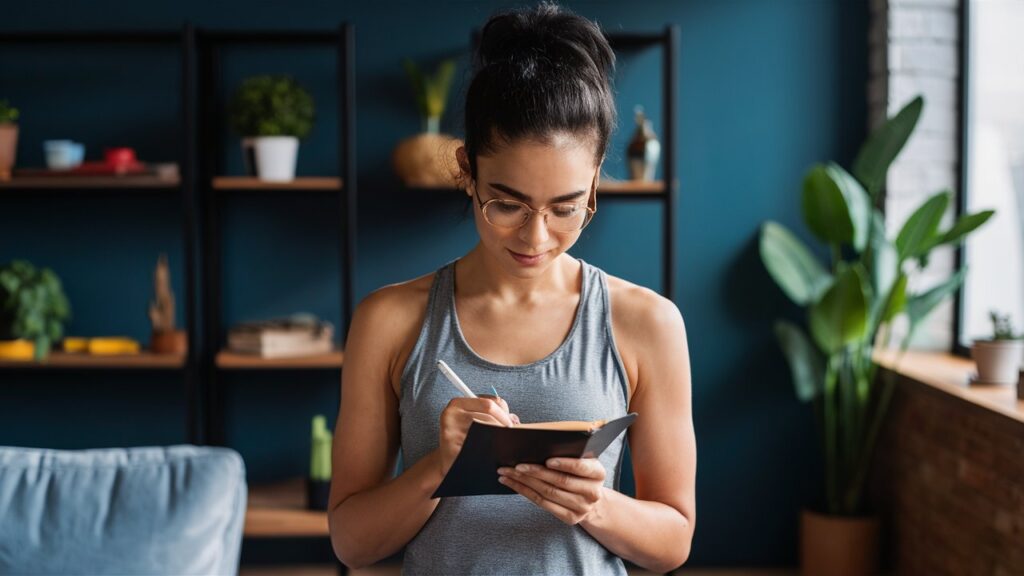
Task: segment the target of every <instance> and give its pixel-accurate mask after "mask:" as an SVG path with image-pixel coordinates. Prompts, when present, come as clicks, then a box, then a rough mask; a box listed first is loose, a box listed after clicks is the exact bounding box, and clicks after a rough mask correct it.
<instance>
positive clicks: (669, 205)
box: [606, 24, 680, 300]
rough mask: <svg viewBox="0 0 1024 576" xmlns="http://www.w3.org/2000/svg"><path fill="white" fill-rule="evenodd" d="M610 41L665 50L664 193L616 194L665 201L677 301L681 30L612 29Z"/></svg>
mask: <svg viewBox="0 0 1024 576" xmlns="http://www.w3.org/2000/svg"><path fill="white" fill-rule="evenodd" d="M606 36H607V38H608V43H609V44H611V46H612V49H614V50H637V49H643V48H648V47H653V46H657V47H659V48H661V50H662V60H661V65H662V68H661V70H662V123H663V126H662V135H663V136H662V149H661V159H662V160H661V161H662V177H663V179H664V183H665V189H664V192H663V193H660V194H651V195H638V194H622V195H617V194H614V195H612V196H613V197H618V198H623V199H634V200H635V199H641V198H656V199H658V200H660V201H662V203H663V204H664V206H663V207H662V226H663V227H664V232H663V235H662V253H661V268H662V288H661V292H662V294H663V295H664V296H665V297H666V298H668V299H669V300H675V289H676V229H675V213H676V205H677V203H678V199H679V180H678V177H677V175H676V146H677V142H678V140H677V136H676V117H677V112H676V105H677V100H678V97H679V88H678V84H679V70H678V58H679V50H680V42H679V38H680V32H679V26H678V25H676V24H673V25H669V26H666V27H665V30H664V31H662V32H661V33H625V32H612V33H609V34H606Z"/></svg>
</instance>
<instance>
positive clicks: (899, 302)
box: [760, 96, 993, 516]
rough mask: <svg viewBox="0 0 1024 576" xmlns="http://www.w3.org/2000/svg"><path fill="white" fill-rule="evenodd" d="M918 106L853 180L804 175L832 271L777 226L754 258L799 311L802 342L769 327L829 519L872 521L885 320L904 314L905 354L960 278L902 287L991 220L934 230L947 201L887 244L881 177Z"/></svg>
mask: <svg viewBox="0 0 1024 576" xmlns="http://www.w3.org/2000/svg"><path fill="white" fill-rule="evenodd" d="M923 107H924V100H923V99H922V98H921V97H920V96H919V97H917V98H915V99H914V100H912V101H911V102H910V103H908V104H907V105H906V106H905V107H904V108H903V109H902V110H900V112H899V113H898V114H896V116H894V117H892V118H889V119H888V120H887V121H886V122H885V123H884V124H883V125H881V126H880V127H879V128H878V129H877V130H876V131H874V132H873V133H872V134H871V135H870V136H869V138H868V140H867V142H865V143H864V146H863V147H862V148H861V149H860V152H859V153H858V155H857V158H856V160H855V161H854V163H853V167H852V174H851V173H850V172H847V171H846V170H844V169H843V168H842V167H841V166H839V165H838V164H835V163H829V164H824V165H823V164H818V165H816V166H813V167H812V168H811V169H810V170H808V172H807V174H806V175H805V177H804V182H803V198H802V203H803V216H804V221H805V223H806V224H807V228H808V229H809V230H810V232H811V233H812V234H813V235H814V236H815V237H816V238H817V239H818V240H820V241H821V242H823V243H824V244H825V245H827V246H828V249H829V252H830V253H831V266H826V265H823V264H822V263H821V262H820V261H819V259H818V257H817V256H816V255H815V253H814V252H812V251H811V250H810V249H809V248H808V247H806V246H805V245H804V243H803V242H802V241H801V240H800V239H799V238H798V237H797V236H796V235H795V234H793V233H792V232H790V231H789V230H787V229H786V228H785V227H784V226H782V225H781V224H778V223H776V222H767V223H765V224H764V226H763V228H762V229H761V244H760V249H761V260H762V261H763V262H764V265H765V267H766V268H767V269H768V272H769V273H770V274H771V276H772V278H773V279H774V280H775V282H776V283H777V284H778V285H779V287H780V288H781V289H782V291H783V292H785V293H786V295H787V296H789V298H790V299H791V300H792V301H793V302H794V303H796V304H798V305H800V306H803V307H805V308H806V318H807V328H808V330H807V332H809V335H808V334H807V332H805V331H804V330H803V329H802V328H801V327H799V326H797V325H796V324H794V323H792V322H788V321H785V320H780V321H778V322H776V324H775V334H776V336H777V337H778V340H779V344H780V345H781V347H782V350H783V353H784V354H785V356H786V359H787V360H788V362H789V366H790V370H791V372H792V375H793V383H794V386H795V388H796V394H797V397H798V398H799V399H800V400H801V401H804V402H808V403H813V406H814V411H815V416H816V417H817V421H818V423H819V426H820V432H821V436H822V438H821V440H822V451H823V453H824V456H825V506H824V512H827V513H829V514H837V515H854V516H855V515H861V514H864V513H865V512H866V511H867V502H866V498H865V481H866V479H867V473H868V468H869V466H870V464H871V461H872V455H873V453H874V449H875V443H876V442H877V440H878V433H879V429H880V428H881V424H882V420H883V418H884V416H885V413H886V409H887V407H888V404H889V401H890V399H891V397H892V391H893V379H892V378H888V377H887V378H884V379H882V378H876V372H877V368H878V365H877V364H876V362H875V360H874V355H873V353H874V348H875V345H876V344H881V345H882V346H883V347H885V346H887V345H888V342H889V339H890V335H891V325H892V322H893V321H894V320H895V319H896V318H897V317H899V316H901V315H906V317H907V319H908V320H909V326H910V328H909V330H908V332H907V334H906V336H905V337H904V339H903V341H902V342H901V345H900V349H901V352H900V354H902V352H903V351H905V350H906V349H907V346H908V345H909V343H910V340H911V338H912V337H913V335H914V331H915V330H916V329H917V328H918V327H919V326H920V325H921V324H922V322H923V321H924V319H925V317H927V315H928V314H929V313H930V312H931V311H932V310H933V309H934V308H935V307H936V306H937V305H938V304H939V303H940V302H941V301H942V300H943V299H945V298H946V297H947V296H949V295H951V294H953V293H954V292H955V291H956V290H957V288H959V287H960V285H961V284H962V283H963V281H964V278H965V275H966V273H967V269H966V268H963V267H961V268H960V269H959V270H956V271H955V273H954V274H953V276H952V277H951V278H949V280H947V281H945V282H943V283H941V284H939V285H938V286H935V287H933V288H931V289H928V290H923V291H918V290H914V291H912V289H911V287H910V286H911V285H912V284H911V283H910V282H909V279H910V278H911V277H912V276H914V275H916V274H918V273H920V271H921V270H922V269H923V268H924V267H925V266H926V265H927V263H928V258H929V255H930V254H931V251H932V250H933V249H935V248H936V247H938V246H941V245H949V244H958V243H960V242H961V241H963V239H964V238H965V237H966V236H967V235H968V234H970V233H971V232H973V231H974V230H975V229H977V228H978V227H979V226H981V225H982V224H984V223H985V222H986V221H987V220H988V219H989V218H991V217H992V214H993V212H992V211H991V210H987V211H984V212H979V213H976V214H968V215H965V216H963V217H961V218H960V219H958V220H957V221H956V222H955V223H954V224H953V225H952V226H951V227H949V228H948V229H945V230H940V229H939V225H940V223H941V221H942V216H943V214H945V212H946V209H947V207H948V206H949V201H950V197H951V196H952V193H951V192H949V191H942V192H939V193H937V194H935V195H933V196H932V197H930V198H929V199H928V200H926V201H925V202H924V203H923V204H922V205H921V206H920V207H918V208H917V210H915V211H914V213H913V214H912V215H911V216H910V217H909V218H907V220H906V221H904V222H903V224H902V226H901V227H900V231H899V233H898V234H897V235H896V237H895V238H889V237H888V236H887V235H886V225H885V216H884V214H883V213H882V210H881V209H880V207H881V206H883V205H884V193H883V187H884V183H885V177H886V172H887V171H888V169H889V165H890V164H891V163H892V161H893V160H894V159H895V158H896V156H897V155H898V154H899V152H900V150H901V149H902V148H903V146H904V144H906V142H907V139H908V138H910V134H911V133H912V132H913V130H914V127H915V126H916V125H917V121H918V119H919V118H920V116H921V110H922V108H923ZM897 361H898V360H897ZM886 374H887V375H891V374H892V373H891V372H888V373H886ZM883 380H884V381H883Z"/></svg>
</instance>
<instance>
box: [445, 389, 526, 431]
mask: <svg viewBox="0 0 1024 576" xmlns="http://www.w3.org/2000/svg"><path fill="white" fill-rule="evenodd" d="M449 409H459V410H463V411H466V412H472V413H475V414H486V415H488V416H491V417H492V418H494V419H495V420H497V421H498V424H500V425H501V426H512V425H514V424H515V422H514V421H513V420H512V417H511V415H510V414H509V412H508V404H506V403H505V401H504V400H502V399H500V398H493V397H490V398H488V397H484V396H480V397H478V398H453V399H452V400H451V401H450V402H449V403H448V408H445V411H448V410H449Z"/></svg>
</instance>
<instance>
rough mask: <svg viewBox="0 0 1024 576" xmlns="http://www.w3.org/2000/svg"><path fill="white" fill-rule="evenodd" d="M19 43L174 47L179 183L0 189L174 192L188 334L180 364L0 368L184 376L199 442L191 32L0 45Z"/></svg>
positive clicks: (69, 36)
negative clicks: (178, 207) (177, 67)
mask: <svg viewBox="0 0 1024 576" xmlns="http://www.w3.org/2000/svg"><path fill="white" fill-rule="evenodd" d="M19 44H30V45H31V44H34V45H44V44H60V45H66V44H99V45H118V46H131V45H140V44H157V45H169V46H175V45H176V46H177V47H178V50H179V54H180V58H181V91H180V107H179V111H180V112H179V120H180V121H181V122H182V124H183V126H185V129H184V130H183V138H182V142H181V143H180V147H179V149H180V158H179V159H178V164H179V167H180V179H179V181H178V182H176V183H170V184H166V185H162V184H161V185H144V186H125V187H103V188H96V187H93V186H91V185H88V184H83V183H82V181H80V180H74V179H69V180H68V181H67V182H66V183H60V184H46V185H42V186H40V185H29V184H23V183H22V184H19V182H18V181H17V179H15V180H12V181H11V182H5V183H3V184H2V185H0V201H2V199H3V198H5V197H11V196H14V195H17V196H27V195H31V196H43V197H46V198H48V199H56V200H58V201H59V199H60V198H61V197H66V196H68V195H75V196H82V195H83V194H88V195H89V196H90V197H96V198H102V197H122V198H123V197H127V196H132V197H136V196H140V195H154V194H175V193H176V194H178V195H179V198H180V201H181V206H182V221H181V236H182V243H183V255H184V259H185V262H184V266H183V269H184V286H185V311H184V316H185V324H186V327H185V330H186V332H187V334H188V342H189V347H188V352H187V353H186V355H185V357H184V358H183V359H182V361H181V362H174V363H167V362H161V363H159V364H147V363H145V362H143V363H137V364H128V363H120V362H117V361H111V362H104V361H102V360H100V361H98V362H95V363H92V364H90V365H82V364H80V363H71V364H62V363H59V362H54V363H53V365H51V366H47V367H39V366H35V365H25V366H14V365H10V364H5V365H4V366H3V367H2V368H0V370H4V371H17V372H19V373H23V374H24V373H29V372H35V371H39V370H46V371H51V370H59V371H61V372H72V373H76V372H82V371H145V372H150V371H154V370H159V371H165V370H175V371H179V370H180V371H181V372H182V378H183V383H184V390H185V405H186V409H185V412H186V413H185V415H184V419H185V430H186V436H187V441H189V442H192V443H199V442H201V441H202V437H203V433H202V430H201V420H200V418H199V416H198V414H199V398H200V382H199V378H198V348H199V346H198V345H197V336H198V329H197V325H198V322H197V320H198V318H197V316H196V312H197V306H196V284H197V270H196V261H197V250H196V248H197V230H196V226H195V219H194V214H195V163H194V161H193V159H194V158H195V151H196V140H195V133H194V130H193V129H192V127H194V126H195V101H194V94H193V86H194V78H195V74H194V53H195V29H194V28H193V27H192V26H191V25H190V24H185V25H184V26H182V28H181V29H180V30H178V31H173V30H107V31H100V30H96V31H38V32H36V31H12V32H3V33H0V45H19Z"/></svg>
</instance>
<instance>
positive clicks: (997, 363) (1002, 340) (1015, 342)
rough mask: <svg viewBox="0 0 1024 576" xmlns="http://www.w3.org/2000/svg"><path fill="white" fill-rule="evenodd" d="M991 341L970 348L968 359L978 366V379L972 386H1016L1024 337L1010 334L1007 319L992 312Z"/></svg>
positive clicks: (977, 342)
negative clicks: (969, 357) (971, 359)
mask: <svg viewBox="0 0 1024 576" xmlns="http://www.w3.org/2000/svg"><path fill="white" fill-rule="evenodd" d="M989 318H991V319H992V338H979V339H976V340H975V341H974V344H973V345H972V346H971V358H973V359H974V362H975V364H977V365H978V377H977V378H974V379H972V383H974V384H1001V385H1011V384H1015V383H1016V382H1017V379H1018V377H1019V376H1018V370H1019V369H1020V365H1021V357H1022V356H1024V339H1022V338H1024V334H1021V335H1017V334H1014V333H1013V326H1012V325H1011V324H1010V317H1009V316H1008V315H1001V314H999V313H998V312H997V311H995V310H993V311H991V312H989Z"/></svg>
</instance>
